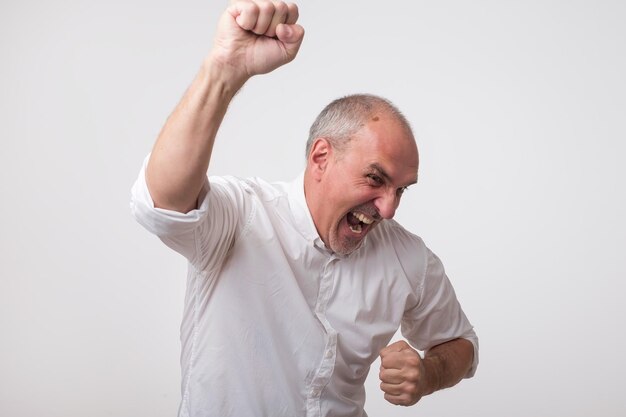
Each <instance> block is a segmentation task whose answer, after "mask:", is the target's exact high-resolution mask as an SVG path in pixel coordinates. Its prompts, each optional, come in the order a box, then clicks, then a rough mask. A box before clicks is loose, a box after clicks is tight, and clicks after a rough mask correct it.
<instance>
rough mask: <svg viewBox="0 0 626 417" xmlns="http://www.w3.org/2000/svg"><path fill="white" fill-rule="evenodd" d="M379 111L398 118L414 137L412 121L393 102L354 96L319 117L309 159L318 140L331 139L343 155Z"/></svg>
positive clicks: (308, 146) (338, 101)
mask: <svg viewBox="0 0 626 417" xmlns="http://www.w3.org/2000/svg"><path fill="white" fill-rule="evenodd" d="M376 111H383V112H385V113H387V114H389V115H391V116H393V117H395V118H396V120H397V121H399V122H400V123H401V124H402V126H403V127H404V128H405V129H406V131H407V133H408V134H409V135H410V136H411V137H413V131H412V129H411V126H410V124H409V122H408V120H407V119H406V117H404V115H403V114H402V112H400V110H399V109H398V108H397V107H396V106H395V105H394V104H393V103H392V102H391V101H389V100H387V99H385V98H383V97H379V96H376V95H373V94H352V95H348V96H345V97H341V98H338V99H336V100H334V101H332V102H331V103H330V104H329V105H327V106H326V107H325V108H324V110H322V112H321V113H320V114H319V115H318V116H317V118H316V119H315V121H314V122H313V124H312V125H311V128H310V129H309V138H308V140H307V142H306V155H305V157H306V158H308V157H309V153H310V152H311V148H312V147H313V143H314V142H315V139H317V138H325V139H327V140H328V141H329V142H330V143H331V145H332V146H333V148H335V149H336V150H338V151H339V152H342V151H343V150H344V149H345V147H346V145H347V144H348V142H350V140H351V139H352V137H353V136H354V134H355V133H356V132H358V131H359V130H360V129H361V128H362V127H363V126H365V124H366V123H367V121H368V120H369V119H370V118H371V117H372V116H373V113H374V112H376Z"/></svg>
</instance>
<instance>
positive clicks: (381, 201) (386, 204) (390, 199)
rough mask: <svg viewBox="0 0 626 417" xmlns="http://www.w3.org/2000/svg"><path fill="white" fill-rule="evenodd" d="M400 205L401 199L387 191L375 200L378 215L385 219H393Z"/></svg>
mask: <svg viewBox="0 0 626 417" xmlns="http://www.w3.org/2000/svg"><path fill="white" fill-rule="evenodd" d="M399 203H400V199H399V198H398V196H397V195H396V193H395V192H393V191H392V192H389V191H387V192H385V193H383V194H381V195H380V196H378V197H377V198H376V199H375V200H374V205H375V206H376V210H378V214H380V215H381V217H382V218H383V219H392V218H393V216H394V215H395V214H396V209H397V208H398V204H399Z"/></svg>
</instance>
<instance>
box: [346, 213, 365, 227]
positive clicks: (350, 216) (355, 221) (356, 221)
mask: <svg viewBox="0 0 626 417" xmlns="http://www.w3.org/2000/svg"><path fill="white" fill-rule="evenodd" d="M346 217H347V220H348V224H349V225H350V226H356V225H357V224H359V223H361V221H360V220H359V219H357V218H356V217H354V215H353V214H352V213H348V215H347V216H346Z"/></svg>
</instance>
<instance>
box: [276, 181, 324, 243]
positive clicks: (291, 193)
mask: <svg viewBox="0 0 626 417" xmlns="http://www.w3.org/2000/svg"><path fill="white" fill-rule="evenodd" d="M286 190H287V196H288V198H289V205H290V207H291V213H292V215H293V218H294V221H295V225H296V228H297V229H298V231H299V232H300V234H302V236H303V237H304V238H305V239H306V240H307V241H308V242H309V243H311V244H313V245H315V246H317V247H318V248H324V249H325V248H326V246H325V245H324V242H323V241H322V239H321V238H320V235H319V234H318V233H317V229H316V228H315V223H314V222H313V217H311V212H310V211H309V206H308V205H307V203H306V197H305V195H304V171H302V172H301V173H300V175H298V176H297V177H296V178H295V179H294V180H293V181H291V182H289V183H287V187H286Z"/></svg>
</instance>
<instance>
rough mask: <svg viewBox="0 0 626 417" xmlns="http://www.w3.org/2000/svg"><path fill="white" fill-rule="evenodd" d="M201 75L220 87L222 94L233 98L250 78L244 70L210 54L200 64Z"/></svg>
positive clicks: (214, 54)
mask: <svg viewBox="0 0 626 417" xmlns="http://www.w3.org/2000/svg"><path fill="white" fill-rule="evenodd" d="M200 72H201V74H203V76H204V77H206V78H207V80H210V81H211V82H212V83H215V84H217V85H219V86H220V87H221V89H222V90H223V93H224V94H226V95H228V96H230V98H232V97H234V96H235V94H237V92H238V91H239V90H240V89H241V87H243V85H244V84H245V83H246V81H248V79H249V78H250V77H249V76H248V75H247V73H246V71H245V68H239V67H237V66H235V65H233V64H231V63H229V62H228V61H227V60H225V59H222V58H220V57H219V55H218V54H216V53H214V52H212V53H211V54H209V56H207V57H206V58H205V60H204V61H203V62H202V68H201V70H200Z"/></svg>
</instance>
